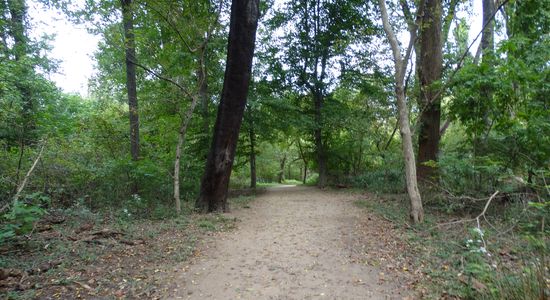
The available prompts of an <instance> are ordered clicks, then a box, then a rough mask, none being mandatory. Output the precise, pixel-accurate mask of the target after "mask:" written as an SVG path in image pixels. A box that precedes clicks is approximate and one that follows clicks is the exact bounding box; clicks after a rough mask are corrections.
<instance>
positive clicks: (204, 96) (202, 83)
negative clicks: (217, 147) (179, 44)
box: [197, 45, 210, 139]
mask: <svg viewBox="0 0 550 300" xmlns="http://www.w3.org/2000/svg"><path fill="white" fill-rule="evenodd" d="M201 51H202V53H201V56H200V59H199V60H200V66H201V69H202V70H200V71H199V72H198V74H197V75H198V76H197V77H198V80H199V98H200V101H201V114H202V127H203V134H204V136H205V139H207V137H208V135H209V134H210V123H209V119H208V104H209V103H208V101H209V100H208V81H207V80H206V78H207V76H208V73H207V72H206V67H205V66H206V45H203V48H202V49H201Z"/></svg>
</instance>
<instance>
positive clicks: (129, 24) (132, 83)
mask: <svg viewBox="0 0 550 300" xmlns="http://www.w3.org/2000/svg"><path fill="white" fill-rule="evenodd" d="M121 6H122V22H123V26H124V48H125V55H126V90H127V93H128V108H129V114H130V153H131V155H132V160H134V161H137V160H138V159H139V114H138V100H137V87H136V65H135V63H136V44H135V35H134V13H133V0H121Z"/></svg>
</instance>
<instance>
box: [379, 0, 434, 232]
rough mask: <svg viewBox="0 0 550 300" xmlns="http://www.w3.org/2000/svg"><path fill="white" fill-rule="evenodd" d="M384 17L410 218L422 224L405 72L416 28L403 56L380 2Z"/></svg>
mask: <svg viewBox="0 0 550 300" xmlns="http://www.w3.org/2000/svg"><path fill="white" fill-rule="evenodd" d="M421 2H422V1H421ZM378 4H379V6H380V11H381V15H382V24H383V26H384V31H385V32H386V36H387V37H388V41H389V43H390V46H391V49H392V53H393V59H394V66H395V96H396V98H397V110H398V114H399V119H398V120H399V132H400V133H401V140H402V146H403V158H404V160H405V179H406V183H407V193H408V195H409V200H410V204H411V206H410V210H409V213H410V218H411V220H412V221H413V222H414V223H420V222H422V221H423V220H424V209H423V208H422V198H421V197H420V192H419V190H418V182H417V179H416V162H415V159H414V150H413V144H412V135H411V127H410V124H409V108H408V106H407V98H406V96H405V72H406V71H407V62H408V60H409V57H410V53H411V49H412V47H413V43H414V42H415V39H416V28H415V27H416V26H411V28H410V41H409V46H408V48H407V50H406V54H405V56H403V55H402V54H401V47H400V46H399V42H398V40H397V37H396V36H395V33H394V32H393V29H392V27H391V25H390V22H389V18H388V12H387V9H386V2H385V0H378Z"/></svg>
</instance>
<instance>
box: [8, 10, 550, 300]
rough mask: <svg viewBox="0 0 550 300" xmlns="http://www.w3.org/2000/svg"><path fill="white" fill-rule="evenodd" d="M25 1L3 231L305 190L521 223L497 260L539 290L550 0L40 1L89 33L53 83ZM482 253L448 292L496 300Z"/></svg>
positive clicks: (414, 214) (547, 191) (11, 45)
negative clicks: (89, 55) (364, 195)
mask: <svg viewBox="0 0 550 300" xmlns="http://www.w3.org/2000/svg"><path fill="white" fill-rule="evenodd" d="M31 2H32V3H36V2H33V1H30V0H0V35H1V36H0V216H1V218H2V219H1V221H0V243H2V244H5V245H8V244H10V243H14V242H15V241H18V239H22V238H23V236H25V235H30V234H32V233H33V232H35V229H36V222H38V221H39V220H42V219H43V218H44V217H45V216H49V215H51V214H52V212H57V213H59V212H67V211H77V210H80V211H86V212H87V213H93V214H99V215H105V216H109V218H111V219H115V220H117V219H118V220H120V219H125V220H128V219H129V220H131V221H135V222H140V220H149V219H169V218H177V217H180V216H181V215H189V214H191V213H193V212H216V211H218V212H219V211H227V210H228V209H229V207H228V202H227V198H228V195H229V191H230V190H244V189H252V190H255V189H261V188H262V187H264V186H267V185H271V184H273V183H290V184H306V185H317V186H318V187H319V188H323V189H324V188H347V189H357V190H358V191H360V192H368V193H375V194H379V195H400V197H401V196H402V197H403V198H402V199H406V200H405V201H402V202H399V205H398V206H399V207H401V208H404V209H406V210H407V211H408V213H407V214H408V215H409V217H408V218H401V220H399V222H405V224H407V225H409V226H420V227H418V228H427V227H426V226H429V227H432V225H434V223H433V222H435V221H434V220H443V221H446V222H455V221H456V220H457V219H459V220H463V221H464V222H462V221H461V222H462V223H461V222H459V224H463V223H464V224H469V225H467V226H470V228H474V229H475V230H479V232H482V230H483V231H485V230H495V231H494V233H493V234H494V235H495V236H499V237H500V233H502V234H503V235H505V236H508V235H509V234H511V235H512V236H514V238H516V237H527V238H526V239H527V240H528V241H529V242H528V243H527V242H525V241H524V240H522V241H523V242H524V243H525V244H528V245H529V247H527V248H528V249H529V250H526V251H527V252H529V255H528V257H529V259H527V260H525V261H522V263H521V264H520V266H516V267H515V269H513V270H511V271H510V274H522V272H523V274H535V273H536V272H538V271H540V272H542V275H540V276H538V275H537V276H538V277H536V276H535V277H536V278H538V279H537V280H538V284H539V285H536V284H535V283H533V286H534V287H533V289H534V290H537V289H538V290H539V294H538V297H540V298H538V299H544V297H545V295H546V296H548V281H547V280H548V269H547V266H545V267H544V265H545V263H547V259H548V258H547V256H545V255H547V250H548V230H549V229H548V226H547V225H546V226H545V223H546V222H548V220H547V219H548V217H550V202H549V201H550V186H549V182H550V96H549V95H550V68H549V67H550V66H549V61H550V1H548V0H496V1H494V0H483V1H482V5H480V6H479V8H481V10H482V11H474V7H478V6H476V5H475V3H474V2H477V1H469V0H419V1H409V0H400V1H396V0H395V1H394V0H378V1H356V0H349V1H330V0H296V1H258V0H233V1H227V0H219V1H211V0H197V1H177V0H166V1H154V0H120V1H101V0H87V1H83V2H82V5H80V6H79V5H73V4H71V1H63V0H41V1H39V2H40V3H42V4H43V5H44V6H45V7H47V9H48V10H51V11H58V12H62V14H63V15H64V16H65V17H66V18H68V19H70V20H71V21H72V22H73V23H74V24H79V25H81V26H85V27H86V28H87V29H88V31H89V32H91V33H94V34H96V35H98V36H100V37H101V41H100V43H99V45H98V48H97V51H96V52H95V54H94V60H95V62H96V64H97V70H96V73H95V74H94V75H93V78H92V79H91V80H90V81H89V93H88V95H85V96H84V95H78V94H68V93H65V92H64V91H62V90H61V89H60V88H58V87H56V85H55V83H54V82H53V81H51V80H50V79H49V74H53V73H55V72H56V70H57V67H58V63H59V62H57V61H55V60H52V59H50V58H49V50H50V48H51V46H50V37H48V36H43V37H42V38H38V39H37V38H31V36H35V35H32V34H31V32H34V31H36V30H38V29H39V28H33V27H32V26H31V25H30V24H31V23H30V21H29V20H30V18H31V16H30V11H29V7H30V4H31ZM474 23H477V24H481V28H480V29H475V30H474V29H472V24H474ZM75 43H78V41H75ZM396 201H397V200H396ZM378 205H379V206H384V205H386V204H384V203H382V204H378ZM380 209H383V207H382V208H380ZM487 211H490V212H491V216H490V217H486V215H487V214H488V213H487V214H486V212H487ZM479 213H482V215H479V216H478V214H479ZM472 216H473V217H474V218H473V219H474V220H476V219H477V222H475V221H474V222H470V223H468V222H469V221H468V220H470V219H471V217H472ZM476 216H477V218H475V217H476ZM481 217H483V219H484V220H485V221H486V222H487V223H483V222H481V224H480V218H481ZM434 218H437V219H434ZM486 218H489V219H490V222H489V221H487V219H486ZM426 220H427V221H426ZM430 220H431V221H430ZM407 222H410V223H411V224H409V223H407ZM423 222H424V223H426V222H428V225H425V224H422V223H423ZM430 222H431V223H430ZM444 223H445V222H444ZM415 224H416V225H415ZM430 224H431V225H430ZM491 224H499V225H502V228H508V227H509V228H510V229H509V230H507V231H505V230H500V228H501V227H498V226H497V225H495V226H497V227H498V228H499V229H498V230H497V229H496V228H492V229H491V226H493V225H491ZM439 225H441V222H439V223H438V224H437V225H436V227H437V226H439ZM422 226H424V227H422ZM442 226H447V225H442ZM451 226H455V225H451ZM476 232H477V231H476ZM474 235H475V233H474ZM463 238H467V237H463ZM474 239H475V238H474ZM480 240H483V243H484V244H485V240H484V239H483V234H482V233H481V239H480ZM495 247H496V246H495ZM527 248H525V249H527ZM483 249H485V248H483ZM467 253H469V252H467ZM495 253H496V250H495ZM469 254H470V256H471V253H469ZM495 255H498V253H496V254H495ZM470 258H471V257H470ZM467 259H468V258H467ZM484 259H485V260H484ZM488 260H489V258H487V257H484V256H483V255H479V256H476V257H475V267H478V269H475V267H472V268H474V269H467V270H466V271H465V272H466V273H468V272H469V273H468V274H469V275H471V276H473V277H475V278H477V279H476V280H480V281H484V285H487V286H489V288H484V289H482V288H479V289H478V288H476V289H474V290H473V291H468V292H457V293H458V294H459V295H460V297H466V298H468V297H471V298H472V299H476V297H477V296H476V295H478V296H479V295H481V294H483V295H484V297H489V295H491V293H492V295H493V296H494V297H495V299H498V298H499V297H504V296H502V295H501V294H498V293H497V292H495V291H494V289H498V288H497V287H498V285H497V284H496V283H494V282H495V281H492V280H496V279H494V278H492V277H491V275H490V274H493V275H494V272H496V270H495V269H491V267H490V263H488V262H487V261H488ZM541 264H542V265H543V267H540V265H541ZM6 265H8V263H7V260H3V259H1V260H0V267H5V266H6ZM457 268H458V266H457ZM522 268H524V269H522ZM537 268H538V269H537ZM476 270H477V271H476ZM480 270H482V271H480ZM537 270H538V271H537ZM541 270H542V271H541ZM476 272H477V273H476ZM529 272H531V273H529ZM480 274H482V275H483V276H485V277H483V276H481V275H480ZM537 274H538V273H537ZM478 275H479V276H478ZM511 276H512V275H511ZM533 278H534V277H533ZM537 280H533V282H535V281H537ZM491 282H492V283H491ZM491 284H493V285H491ZM527 288H528V287H526V289H527ZM518 289H519V287H518ZM545 289H546V291H545ZM460 293H462V294H460ZM476 293H478V294H476ZM525 295H527V294H525ZM529 295H534V294H529ZM477 299H480V298H477ZM514 299H515V298H514ZM517 299H523V298H517ZM525 299H527V298H525ZM533 299H534V298H533Z"/></svg>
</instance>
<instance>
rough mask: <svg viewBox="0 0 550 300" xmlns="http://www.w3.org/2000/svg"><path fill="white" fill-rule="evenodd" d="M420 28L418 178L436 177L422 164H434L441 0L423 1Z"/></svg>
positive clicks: (438, 107)
mask: <svg viewBox="0 0 550 300" xmlns="http://www.w3.org/2000/svg"><path fill="white" fill-rule="evenodd" d="M421 11H422V16H421V25H420V27H419V28H420V53H419V55H418V56H419V57H420V61H419V63H420V65H419V68H418V73H419V76H418V77H419V79H420V101H419V103H420V104H421V112H420V117H419V118H420V130H419V134H418V164H417V173H418V177H419V178H420V179H430V178H431V177H433V176H435V175H436V168H434V167H433V166H428V165H425V164H424V163H425V162H428V161H437V154H438V152H439V138H440V135H439V131H440V128H439V127H440V123H441V101H440V94H441V93H440V92H439V90H438V89H437V88H435V87H434V86H433V85H434V83H435V82H437V81H438V80H440V79H441V71H442V67H443V54H442V45H441V43H442V38H441V34H442V32H441V15H442V8H441V0H426V1H425V7H424V8H422V9H421Z"/></svg>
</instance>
